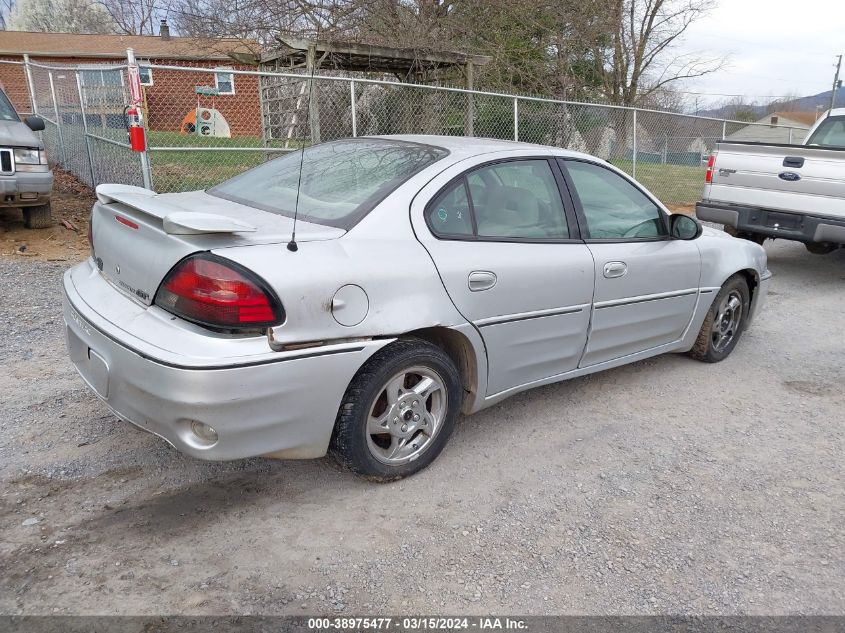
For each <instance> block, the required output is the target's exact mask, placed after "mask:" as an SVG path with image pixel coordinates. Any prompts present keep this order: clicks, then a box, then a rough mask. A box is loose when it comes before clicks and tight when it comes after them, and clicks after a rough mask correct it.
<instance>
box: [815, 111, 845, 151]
mask: <svg viewBox="0 0 845 633" xmlns="http://www.w3.org/2000/svg"><path fill="white" fill-rule="evenodd" d="M807 145H818V146H819V147H845V116H829V117H827V118H826V119H825V120H824V121H822V122H821V124H820V125H819V127H817V128H816V131H815V132H813V135H812V136H811V137H810V138H809V139H808V140H807Z"/></svg>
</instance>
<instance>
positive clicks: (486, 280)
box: [468, 270, 498, 292]
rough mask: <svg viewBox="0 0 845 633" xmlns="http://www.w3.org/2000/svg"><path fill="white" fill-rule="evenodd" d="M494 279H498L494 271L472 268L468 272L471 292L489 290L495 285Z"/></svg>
mask: <svg viewBox="0 0 845 633" xmlns="http://www.w3.org/2000/svg"><path fill="white" fill-rule="evenodd" d="M496 281H498V278H497V277H496V273H492V272H490V271H489V270H474V271H472V272H471V273H470V274H469V279H468V284H469V289H470V291H471V292H480V291H481V290H490V288H492V287H493V286H495V285H496Z"/></svg>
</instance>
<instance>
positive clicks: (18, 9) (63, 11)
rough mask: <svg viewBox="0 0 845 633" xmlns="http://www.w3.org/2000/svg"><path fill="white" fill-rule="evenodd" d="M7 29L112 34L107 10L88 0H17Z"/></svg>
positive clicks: (112, 25) (113, 27) (113, 28)
mask: <svg viewBox="0 0 845 633" xmlns="http://www.w3.org/2000/svg"><path fill="white" fill-rule="evenodd" d="M9 28H10V29H13V30H17V31H43V32H64V33H114V30H115V25H114V22H113V21H112V19H111V16H109V14H108V12H107V11H106V10H105V9H103V7H102V6H100V5H99V4H95V3H92V2H91V1H90V0H17V2H16V4H15V7H14V8H13V9H12V12H11V17H10V20H9Z"/></svg>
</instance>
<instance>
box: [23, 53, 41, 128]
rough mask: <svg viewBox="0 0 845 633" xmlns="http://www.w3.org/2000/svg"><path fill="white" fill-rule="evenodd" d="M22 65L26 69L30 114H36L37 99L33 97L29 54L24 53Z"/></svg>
mask: <svg viewBox="0 0 845 633" xmlns="http://www.w3.org/2000/svg"><path fill="white" fill-rule="evenodd" d="M23 67H24V70H25V71H26V85H27V87H28V88H29V103H30V105H31V106H32V114H38V99H36V98H35V83H34V82H33V81H32V68H30V67H29V55H27V54H25V53H24V56H23Z"/></svg>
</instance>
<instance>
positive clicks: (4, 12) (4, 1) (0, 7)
mask: <svg viewBox="0 0 845 633" xmlns="http://www.w3.org/2000/svg"><path fill="white" fill-rule="evenodd" d="M14 8H15V0H0V31H5V30H6V29H7V28H8V26H9V15H10V14H11V13H12V9H14Z"/></svg>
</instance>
